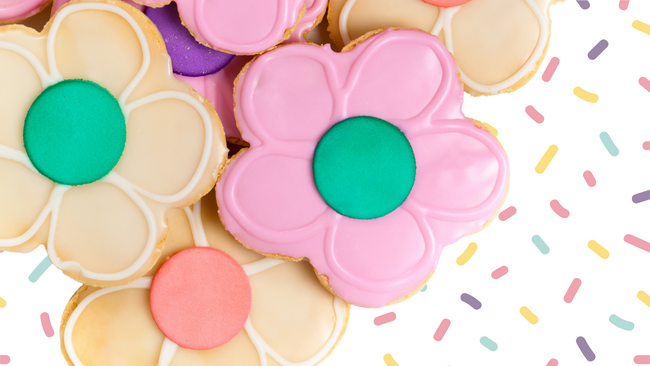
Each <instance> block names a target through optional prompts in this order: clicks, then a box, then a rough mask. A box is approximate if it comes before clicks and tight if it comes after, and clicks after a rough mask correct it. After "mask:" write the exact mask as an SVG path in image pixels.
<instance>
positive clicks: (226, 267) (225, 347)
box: [61, 194, 349, 366]
mask: <svg viewBox="0 0 650 366" xmlns="http://www.w3.org/2000/svg"><path fill="white" fill-rule="evenodd" d="M184 211H185V212H183V210H180V209H175V210H171V211H170V214H169V226H170V238H169V245H167V246H166V247H165V251H164V253H163V257H162V258H166V257H167V256H170V255H171V258H170V259H169V260H167V261H166V262H164V263H163V264H162V266H161V267H160V269H159V270H158V269H157V267H159V266H160V262H162V260H163V259H161V261H160V262H159V263H158V264H157V265H156V266H155V268H154V269H153V270H152V271H151V272H150V273H149V274H147V276H146V277H142V278H140V279H138V280H136V281H135V282H133V283H131V284H129V285H126V286H121V287H116V288H106V289H99V288H93V287H87V286H84V287H82V288H81V289H80V290H79V291H78V292H77V293H76V294H75V295H74V297H73V298H72V299H71V300H70V303H69V304H68V306H67V308H66V311H65V313H64V315H63V320H62V324H63V325H62V329H61V337H62V346H63V347H62V348H63V350H64V355H65V356H66V359H67V360H68V363H69V364H70V365H73V366H90V365H97V364H98V363H99V362H101V364H109V365H120V366H143V365H151V366H153V365H159V366H167V365H193V366H208V365H237V366H258V365H270V364H272V365H276V364H279V365H283V366H291V365H302V366H313V365H315V364H317V363H319V362H320V361H322V360H323V358H325V357H326V356H327V355H328V354H329V353H330V352H331V351H332V349H333V348H334V347H335V346H336V344H337V343H338V341H339V340H340V339H341V337H342V336H343V333H344V331H345V327H346V324H347V322H348V319H349V305H348V304H346V303H345V302H343V301H342V300H340V299H338V298H336V297H335V296H333V295H332V294H330V293H329V292H327V291H326V290H325V289H323V287H322V286H321V285H320V283H319V282H318V279H317V278H316V276H315V275H314V272H313V271H312V269H311V267H310V266H309V264H308V263H306V262H299V263H295V262H284V261H279V260H275V259H271V258H264V257H263V256H260V255H259V254H257V253H254V252H252V251H250V250H247V249H245V248H243V247H242V246H241V245H240V244H239V243H237V242H236V241H235V240H234V239H233V238H232V236H230V234H228V233H227V232H226V231H225V230H224V229H223V226H221V224H220V222H219V218H218V217H217V207H216V202H215V199H214V194H210V195H209V196H206V197H205V198H204V199H203V200H202V201H200V202H199V204H195V205H194V207H193V209H190V208H185V209H184ZM192 245H195V246H196V247H195V248H192V249H187V248H191V247H192ZM177 252H178V253H177ZM174 253H176V254H174ZM226 253H227V254H226ZM231 256H232V258H231ZM233 258H234V259H233ZM238 263H241V265H240V264H238ZM188 265H189V266H190V267H191V268H192V269H193V270H192V271H188V270H187V268H188ZM156 271H157V273H156ZM154 273H155V277H153V278H152V277H150V276H153V274H154ZM215 283H217V284H219V285H220V286H212V285H213V284H215ZM150 287H151V291H150V290H149V288H150ZM170 290H171V291H172V292H174V294H173V295H169V294H168V293H169V291H170ZM206 290H209V291H207V292H206ZM206 300H208V301H209V303H207V304H206V303H204V302H205V301H206ZM152 315H153V316H152ZM215 321H216V322H215ZM213 347H214V348H213ZM274 361H275V362H274Z"/></svg>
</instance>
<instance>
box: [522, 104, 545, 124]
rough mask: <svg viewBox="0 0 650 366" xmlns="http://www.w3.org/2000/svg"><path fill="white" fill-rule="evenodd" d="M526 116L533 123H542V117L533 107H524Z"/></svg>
mask: <svg viewBox="0 0 650 366" xmlns="http://www.w3.org/2000/svg"><path fill="white" fill-rule="evenodd" d="M526 114H528V117H530V118H532V119H533V121H535V122H537V123H542V122H544V116H542V114H541V113H539V112H538V111H537V109H535V107H533V106H532V105H529V106H528V107H526Z"/></svg>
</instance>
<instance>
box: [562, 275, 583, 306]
mask: <svg viewBox="0 0 650 366" xmlns="http://www.w3.org/2000/svg"><path fill="white" fill-rule="evenodd" d="M580 285H582V281H580V279H579V278H574V279H573V281H571V285H570V286H569V289H567V290H566V294H564V302H566V303H567V304H570V303H571V302H572V301H573V298H574V297H576V293H578V289H580Z"/></svg>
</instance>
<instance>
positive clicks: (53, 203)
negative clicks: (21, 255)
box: [0, 184, 70, 248]
mask: <svg viewBox="0 0 650 366" xmlns="http://www.w3.org/2000/svg"><path fill="white" fill-rule="evenodd" d="M68 189H70V186H64V185H59V184H55V185H54V189H53V190H52V193H50V198H49V200H48V201H47V204H46V205H45V208H43V211H41V213H40V214H39V215H38V217H37V218H36V221H35V222H34V224H33V225H32V226H31V227H30V228H29V229H28V230H27V231H26V232H25V233H24V234H23V235H21V236H19V237H17V238H12V239H0V247H5V248H7V247H13V246H16V245H20V244H23V243H25V242H26V241H27V240H29V239H30V238H31V237H32V236H34V234H36V232H37V231H38V229H40V228H41V226H42V225H43V222H45V219H46V218H47V216H48V215H49V214H50V212H53V210H54V208H56V209H57V210H58V207H59V205H60V204H61V199H62V198H63V194H64V193H65V192H66V191H67V190H68ZM54 216H55V215H54V213H53V214H52V219H51V222H54ZM50 225H52V224H50ZM50 230H51V226H50Z"/></svg>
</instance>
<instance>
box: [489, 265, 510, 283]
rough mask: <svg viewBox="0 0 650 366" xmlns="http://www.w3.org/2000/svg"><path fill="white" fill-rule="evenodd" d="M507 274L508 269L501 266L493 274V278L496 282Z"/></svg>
mask: <svg viewBox="0 0 650 366" xmlns="http://www.w3.org/2000/svg"><path fill="white" fill-rule="evenodd" d="M506 273H508V267H506V266H501V267H499V268H497V269H495V270H494V272H492V278H494V279H495V280H498V279H499V278H501V277H503V276H505V275H506Z"/></svg>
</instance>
